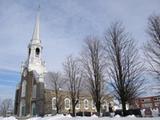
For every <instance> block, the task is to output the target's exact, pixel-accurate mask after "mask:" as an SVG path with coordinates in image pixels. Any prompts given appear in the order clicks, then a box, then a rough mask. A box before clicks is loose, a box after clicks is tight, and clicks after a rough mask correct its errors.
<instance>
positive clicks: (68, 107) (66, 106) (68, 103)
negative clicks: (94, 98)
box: [64, 98, 70, 110]
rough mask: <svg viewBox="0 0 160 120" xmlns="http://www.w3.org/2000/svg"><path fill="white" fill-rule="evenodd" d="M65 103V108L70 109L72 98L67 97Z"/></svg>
mask: <svg viewBox="0 0 160 120" xmlns="http://www.w3.org/2000/svg"><path fill="white" fill-rule="evenodd" d="M64 103H65V109H66V110H69V109H70V99H69V98H66V99H65V100H64Z"/></svg>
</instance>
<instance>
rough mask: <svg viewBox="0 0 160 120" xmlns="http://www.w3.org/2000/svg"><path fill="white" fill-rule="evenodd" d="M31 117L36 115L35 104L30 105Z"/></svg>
mask: <svg viewBox="0 0 160 120" xmlns="http://www.w3.org/2000/svg"><path fill="white" fill-rule="evenodd" d="M32 115H33V116H35V115H36V104H35V103H33V104H32Z"/></svg>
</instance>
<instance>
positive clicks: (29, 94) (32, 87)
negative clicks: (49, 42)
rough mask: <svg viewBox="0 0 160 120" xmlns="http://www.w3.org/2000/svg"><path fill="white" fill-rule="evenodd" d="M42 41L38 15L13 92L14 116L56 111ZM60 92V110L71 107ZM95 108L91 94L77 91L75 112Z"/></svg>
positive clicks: (64, 110) (94, 110)
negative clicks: (78, 98)
mask: <svg viewBox="0 0 160 120" xmlns="http://www.w3.org/2000/svg"><path fill="white" fill-rule="evenodd" d="M42 50H43V47H42V44H41V40H40V22H39V15H38V16H37V18H36V25H35V28H34V31H33V36H32V39H31V41H30V43H29V45H28V57H27V60H26V61H25V63H24V64H23V65H22V69H21V81H20V83H19V84H18V85H17V88H16V94H15V109H14V113H15V115H17V116H20V117H23V116H34V115H38V116H43V115H45V114H53V113H55V111H56V107H55V99H56V98H55V93H54V90H52V89H50V87H49V85H50V84H49V82H48V81H49V77H48V72H47V70H46V67H45V62H44V61H43V59H42ZM61 93H62V95H63V98H62V100H63V102H62V109H61V110H60V112H61V113H65V114H67V113H69V112H70V110H71V109H72V107H71V99H70V97H69V93H68V92H67V91H61ZM111 101H112V98H109V97H107V98H106V101H104V104H103V110H104V111H108V106H109V103H110V102H111ZM80 111H81V112H83V111H88V112H96V108H95V106H94V104H93V100H92V97H91V96H90V95H89V94H87V93H81V94H80V100H79V103H78V104H77V106H76V112H80Z"/></svg>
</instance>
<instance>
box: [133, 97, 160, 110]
mask: <svg viewBox="0 0 160 120" xmlns="http://www.w3.org/2000/svg"><path fill="white" fill-rule="evenodd" d="M135 107H138V108H141V109H145V108H152V109H153V108H159V107H160V96H148V97H139V98H137V99H136V101H135Z"/></svg>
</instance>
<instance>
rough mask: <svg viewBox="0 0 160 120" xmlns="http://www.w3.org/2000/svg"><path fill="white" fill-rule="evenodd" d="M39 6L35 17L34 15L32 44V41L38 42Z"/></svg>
mask: <svg viewBox="0 0 160 120" xmlns="http://www.w3.org/2000/svg"><path fill="white" fill-rule="evenodd" d="M39 18H40V6H39V8H38V13H37V17H36V24H35V28H34V31H33V36H32V44H33V43H34V44H35V43H40V20H39Z"/></svg>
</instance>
